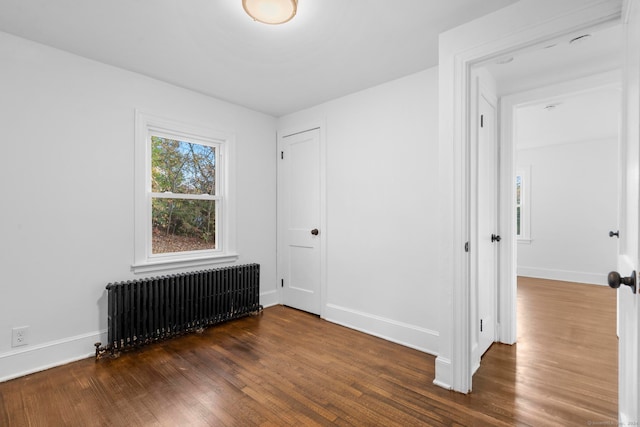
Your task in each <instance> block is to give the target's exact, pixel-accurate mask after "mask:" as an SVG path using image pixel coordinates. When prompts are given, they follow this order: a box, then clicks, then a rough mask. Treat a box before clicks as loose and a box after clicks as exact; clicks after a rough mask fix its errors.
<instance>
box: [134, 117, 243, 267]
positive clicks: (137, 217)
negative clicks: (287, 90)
mask: <svg viewBox="0 0 640 427" xmlns="http://www.w3.org/2000/svg"><path fill="white" fill-rule="evenodd" d="M151 132H153V133H157V134H161V135H163V136H168V137H173V138H178V139H183V138H184V139H189V140H193V141H194V142H196V143H198V142H202V143H204V144H211V145H212V146H215V147H216V149H217V153H216V155H217V159H216V161H217V164H216V168H217V169H218V170H217V173H216V178H217V180H218V182H217V183H216V186H217V189H219V193H218V192H217V193H218V194H216V195H215V196H208V195H203V196H195V198H198V199H213V200H219V199H222V207H221V208H220V207H219V204H218V203H217V204H216V241H217V246H218V247H217V248H216V249H215V250H202V251H192V252H181V253H172V254H151V225H150V224H151V204H150V199H151V196H152V195H153V194H154V193H152V191H151V178H150V172H149V171H150V164H149V162H150V158H151V154H150V146H149V143H148V138H149V134H150V133H151ZM134 154H135V156H134V158H135V167H134V171H135V172H134V177H135V179H134V185H135V188H134V195H135V200H134V261H133V263H132V265H131V270H132V271H133V272H134V273H136V274H137V273H150V272H154V271H163V270H170V269H175V268H187V267H201V266H206V265H209V264H218V263H225V262H233V261H236V260H237V259H238V254H237V253H236V197H235V195H236V191H235V185H236V179H235V170H236V168H235V158H236V146H235V135H234V133H232V132H228V131H221V130H215V129H211V128H209V127H207V126H203V125H194V124H191V123H187V122H182V121H177V120H173V119H168V118H164V117H161V116H158V115H154V114H149V113H146V112H143V111H140V110H135V152H134ZM159 197H165V195H160V196H159ZM166 197H168V196H166ZM171 197H175V198H181V196H180V195H171ZM188 198H194V197H193V196H189V197H188Z"/></svg>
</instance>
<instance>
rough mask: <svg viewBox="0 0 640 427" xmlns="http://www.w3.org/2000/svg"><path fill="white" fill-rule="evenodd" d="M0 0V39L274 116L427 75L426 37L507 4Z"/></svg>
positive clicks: (433, 38)
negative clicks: (251, 7)
mask: <svg viewBox="0 0 640 427" xmlns="http://www.w3.org/2000/svg"><path fill="white" fill-rule="evenodd" d="M241 3H242V2H241V0H189V1H184V0H108V1H104V0H102V1H97V0H55V1H52V0H0V31H5V32H7V33H11V34H14V35H17V36H21V37H24V38H26V39H30V40H34V41H36V42H40V43H43V44H47V45H50V46H53V47H56V48H59V49H62V50H66V51H69V52H72V53H75V54H78V55H81V56H84V57H87V58H91V59H94V60H97V61H100V62H103V63H106V64H111V65H114V66H117V67H121V68H124V69H127V70H131V71H135V72H138V73H141V74H144V75H147V76H151V77H154V78H157V79H160V80H163V81H166V82H169V83H172V84H175V85H178V86H182V87H185V88H189V89H192V90H195V91H198V92H201V93H204V94H207V95H211V96H214V97H216V98H219V99H223V100H227V101H230V102H233V103H236V104H239V105H243V106H246V107H249V108H251V109H254V110H257V111H262V112H265V113H267V114H270V115H273V116H281V115H284V114H287V113H291V112H294V111H298V110H300V109H303V108H306V107H310V106H313V105H316V104H319V103H321V102H324V101H327V100H330V99H334V98H337V97H340V96H343V95H347V94H349V93H353V92H356V91H358V90H361V89H365V88H368V87H371V86H375V85H377V84H380V83H383V82H386V81H389V80H393V79H395V78H399V77H402V76H405V75H408V74H411V73H414V72H418V71H420V70H423V69H426V68H429V67H431V66H434V65H436V64H437V62H438V54H437V52H438V37H437V36H438V34H439V33H440V32H442V31H444V30H447V29H450V28H453V27H455V26H458V25H460V24H463V23H465V22H468V21H470V20H473V19H475V18H477V17H480V16H482V15H485V14H487V13H490V12H492V11H495V10H497V9H500V8H502V7H504V6H507V5H510V4H512V3H515V0H482V1H478V0H446V1H443V0H437V1H435V0H300V1H299V8H298V14H297V16H296V17H295V18H294V19H293V20H292V21H290V22H289V23H287V24H285V25H281V26H269V25H265V24H260V23H257V22H253V21H252V20H251V19H250V18H249V17H248V16H247V15H246V14H245V13H244V11H243V8H242V4H241Z"/></svg>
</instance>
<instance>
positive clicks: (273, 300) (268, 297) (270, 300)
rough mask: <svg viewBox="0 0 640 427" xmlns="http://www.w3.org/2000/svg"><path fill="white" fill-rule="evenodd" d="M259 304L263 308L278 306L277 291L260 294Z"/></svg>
mask: <svg viewBox="0 0 640 427" xmlns="http://www.w3.org/2000/svg"><path fill="white" fill-rule="evenodd" d="M260 304H261V305H262V306H263V307H264V308H267V307H271V306H273V305H278V304H280V301H278V291H275V290H274V291H268V292H261V293H260Z"/></svg>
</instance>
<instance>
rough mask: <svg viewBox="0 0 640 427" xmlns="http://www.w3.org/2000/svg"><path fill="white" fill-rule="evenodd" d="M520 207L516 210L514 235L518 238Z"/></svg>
mask: <svg viewBox="0 0 640 427" xmlns="http://www.w3.org/2000/svg"><path fill="white" fill-rule="evenodd" d="M520 209H521V208H520V206H518V207H517V208H516V235H518V236H520Z"/></svg>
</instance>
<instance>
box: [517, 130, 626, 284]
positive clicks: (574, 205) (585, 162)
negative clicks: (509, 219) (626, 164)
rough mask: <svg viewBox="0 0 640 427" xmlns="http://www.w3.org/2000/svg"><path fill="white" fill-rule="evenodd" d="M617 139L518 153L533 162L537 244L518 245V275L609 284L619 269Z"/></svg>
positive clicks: (520, 162)
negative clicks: (614, 233)
mask: <svg viewBox="0 0 640 427" xmlns="http://www.w3.org/2000/svg"><path fill="white" fill-rule="evenodd" d="M617 149H618V146H617V140H616V139H603V140H593V141H578V142H574V143H564V144H559V145H548V146H543V147H537V148H531V149H521V150H518V151H517V159H518V160H517V165H518V167H523V166H530V167H531V177H530V188H529V194H530V206H531V239H532V240H531V243H530V244H526V243H519V244H518V275H521V276H530V277H541V278H547V279H555V280H564V281H572V282H582V283H595V284H602V285H606V284H607V279H606V277H607V273H608V272H609V271H612V270H615V269H616V250H617V246H616V245H617V239H615V238H610V237H609V235H608V232H609V230H616V229H617V223H618V219H617V206H618V196H617V179H618V175H617V166H616V165H617V155H618V154H617Z"/></svg>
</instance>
